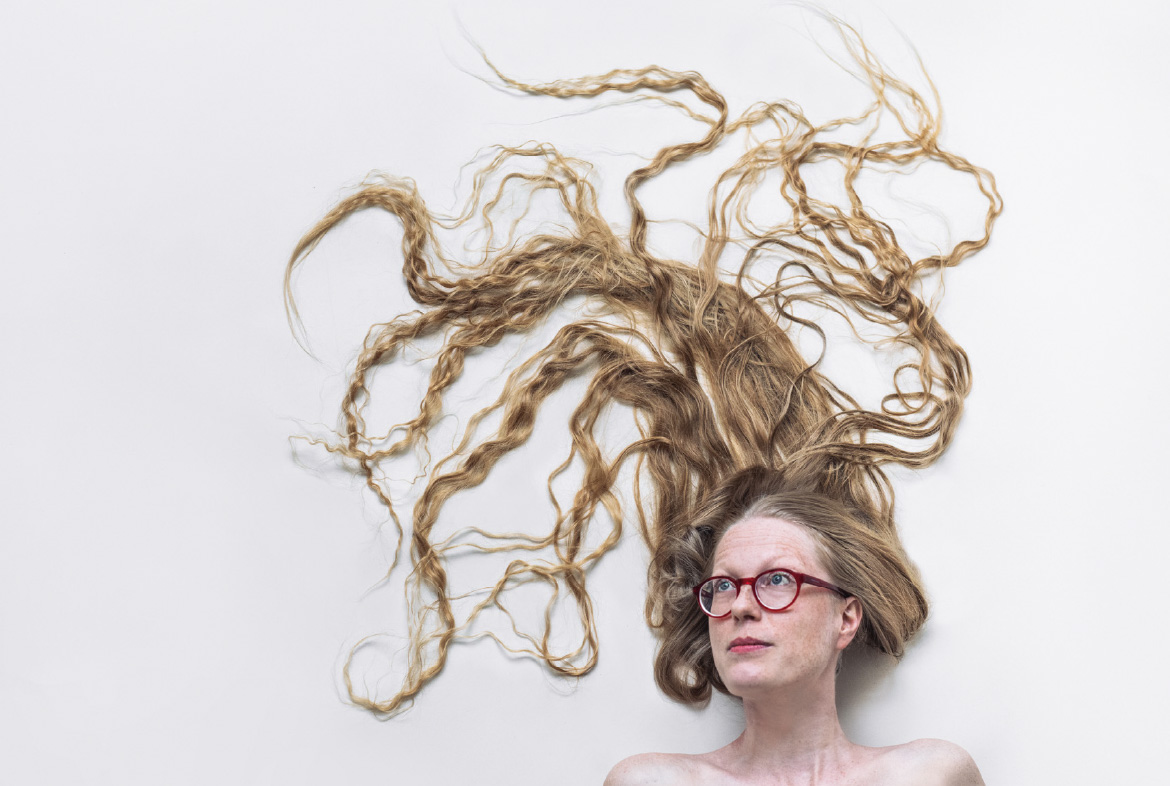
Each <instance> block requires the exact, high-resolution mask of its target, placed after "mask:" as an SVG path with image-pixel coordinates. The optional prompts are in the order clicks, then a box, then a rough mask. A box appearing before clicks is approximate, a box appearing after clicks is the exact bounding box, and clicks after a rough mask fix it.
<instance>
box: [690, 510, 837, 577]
mask: <svg viewBox="0 0 1170 786" xmlns="http://www.w3.org/2000/svg"><path fill="white" fill-rule="evenodd" d="M711 567H712V571H711V572H712V573H715V574H726V575H733V576H737V577H738V576H750V575H753V574H755V573H759V572H760V571H764V570H767V569H768V568H791V569H793V570H796V571H801V572H805V573H812V574H816V575H820V574H823V573H824V569H823V566H822V565H821V559H820V552H819V551H818V549H817V542H816V540H815V539H814V538H813V535H812V533H811V532H809V530H808V528H807V527H805V526H803V525H801V524H796V523H794V522H791V521H788V520H786V519H778V518H772V517H770V516H755V517H753V518H750V519H747V520H745V521H741V522H739V523H737V524H733V525H732V526H731V527H729V528H728V529H727V532H725V533H724V534H723V538H722V539H721V540H720V541H719V544H718V545H717V546H716V547H715V559H714V562H713V563H712V565H711ZM818 571H819V573H818Z"/></svg>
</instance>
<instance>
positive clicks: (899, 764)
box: [606, 468, 983, 786]
mask: <svg viewBox="0 0 1170 786" xmlns="http://www.w3.org/2000/svg"><path fill="white" fill-rule="evenodd" d="M822 477H823V475H822ZM820 485H822V484H820V483H819V482H818V478H817V477H815V476H812V477H805V478H803V479H802V478H799V477H793V476H792V474H791V473H785V472H783V471H774V470H767V469H760V468H757V469H752V470H747V471H744V472H740V473H737V474H735V475H733V476H732V477H731V478H730V479H729V480H728V481H727V482H726V483H724V484H723V485H722V486H721V487H720V488H719V489H718V490H717V491H715V492H714V493H713V494H712V495H711V497H710V499H709V500H708V501H707V502H706V503H705V505H704V506H703V508H702V509H701V510H700V511H699V514H698V517H697V518H696V520H695V523H694V525H693V527H692V528H691V529H690V530H689V531H688V532H687V533H686V534H685V535H684V536H683V537H681V538H679V539H677V541H676V542H674V543H671V544H666V545H664V548H663V553H662V555H661V560H660V564H659V565H657V571H656V573H657V575H658V576H659V577H660V584H659V586H657V587H656V588H655V592H656V593H657V594H658V596H659V597H661V598H663V600H664V602H663V604H662V617H663V620H662V634H663V644H662V646H661V648H660V650H659V653H658V658H657V662H656V668H655V677H656V679H657V681H658V684H659V686H660V687H661V688H662V690H663V691H664V692H665V693H666V694H667V695H669V696H671V697H672V698H675V699H677V700H679V701H683V702H689V703H702V702H705V701H706V699H707V698H709V696H710V691H711V688H712V687H714V688H715V689H717V690H719V691H721V692H723V693H728V694H731V695H732V696H737V697H739V698H740V699H742V701H743V708H744V718H745V721H746V727H745V729H744V732H743V734H741V735H740V736H739V737H738V738H737V739H735V740H734V741H733V742H731V743H730V744H728V745H726V746H724V747H722V748H719V749H718V750H715V751H712V752H710V753H704V754H699V755H686V754H662V753H650V754H641V755H638V756H633V757H630V758H628V759H625V760H624V761H622V762H621V763H619V764H618V765H617V766H616V767H614V769H613V770H612V771H611V772H610V774H609V777H608V778H607V779H606V784H608V786H632V785H633V784H649V783H671V784H689V783H703V784H706V783H745V784H748V783H767V784H789V783H791V784H814V783H815V784H839V783H840V784H844V783H856V784H869V785H871V786H876V785H877V784H886V783H890V784H955V786H959V785H960V784H962V785H963V786H974V785H976V784H982V783H983V779H982V778H981V777H980V775H979V770H978V768H977V767H976V766H975V763H974V762H973V761H972V760H971V757H970V756H969V755H968V754H967V753H966V751H964V750H963V749H962V748H960V747H958V746H956V745H953V744H951V743H948V742H943V741H941V740H917V741H915V742H911V743H906V744H904V745H894V746H890V747H884V748H870V747H865V746H862V745H856V744H854V743H852V742H850V741H849V740H848V739H847V738H846V737H845V734H844V732H843V731H842V730H841V724H840V722H839V721H838V719H837V707H836V674H837V671H838V667H839V665H840V658H841V655H842V653H843V652H844V650H845V649H846V648H847V647H849V646H850V645H853V644H855V643H861V642H864V643H868V644H870V645H872V646H875V647H876V648H878V649H880V650H882V651H883V652H886V653H889V654H891V655H895V656H897V655H900V654H901V651H902V646H903V643H904V642H905V640H906V638H907V637H909V636H910V635H912V634H913V633H914V632H915V631H916V630H917V629H918V627H919V626H921V624H922V622H923V621H924V619H925V617H926V600H925V598H924V596H923V593H922V590H921V587H920V586H919V582H918V578H917V575H916V572H915V571H914V569H913V566H912V565H911V564H910V562H909V561H908V560H907V558H906V556H905V554H904V553H903V550H902V548H901V546H900V544H899V542H898V540H897V538H896V537H891V536H890V535H889V534H882V532H881V530H880V528H878V529H875V527H874V526H873V524H872V519H871V517H870V515H869V514H868V513H867V512H865V511H863V510H850V509H849V507H848V506H846V505H845V504H842V503H841V502H839V501H837V500H834V499H833V498H832V497H831V496H829V495H827V494H825V493H824V492H823V490H821V489H820V488H818V486H820Z"/></svg>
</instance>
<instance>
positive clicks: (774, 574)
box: [699, 570, 797, 617]
mask: <svg viewBox="0 0 1170 786" xmlns="http://www.w3.org/2000/svg"><path fill="white" fill-rule="evenodd" d="M796 590H797V582H796V578H795V577H794V576H793V575H792V574H791V573H789V572H788V571H785V570H774V571H771V572H769V573H762V574H760V575H759V576H757V577H756V583H755V591H756V599H757V600H758V601H759V602H760V605H762V606H765V607H766V608H769V609H772V610H778V609H783V608H785V607H787V606H789V605H790V604H791V603H792V601H793V600H795V599H796ZM738 596H739V583H738V582H735V581H732V580H731V579H726V578H714V579H711V580H710V581H708V582H707V583H705V584H704V585H703V586H702V588H700V590H699V603H700V604H702V606H703V610H704V611H706V612H707V613H708V614H711V615H713V616H716V617H722V616H723V615H724V614H727V613H728V612H730V611H731V607H732V606H733V605H734V604H735V599H736V597H738Z"/></svg>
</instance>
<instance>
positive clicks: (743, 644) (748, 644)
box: [727, 636, 772, 652]
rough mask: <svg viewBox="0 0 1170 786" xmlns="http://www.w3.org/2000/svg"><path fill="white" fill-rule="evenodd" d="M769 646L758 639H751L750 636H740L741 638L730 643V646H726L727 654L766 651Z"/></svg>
mask: <svg viewBox="0 0 1170 786" xmlns="http://www.w3.org/2000/svg"><path fill="white" fill-rule="evenodd" d="M771 646H772V645H771V644H769V643H768V642H766V641H760V640H759V639H753V638H751V637H750V636H742V637H740V638H738V639H735V640H734V641H732V642H731V644H730V645H728V647H727V651H728V652H758V651H760V650H763V649H767V648H768V647H771Z"/></svg>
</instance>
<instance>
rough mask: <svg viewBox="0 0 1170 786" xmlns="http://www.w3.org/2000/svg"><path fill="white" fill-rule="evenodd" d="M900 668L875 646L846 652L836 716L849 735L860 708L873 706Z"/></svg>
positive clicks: (858, 720) (855, 724) (838, 683)
mask: <svg viewBox="0 0 1170 786" xmlns="http://www.w3.org/2000/svg"><path fill="white" fill-rule="evenodd" d="M919 635H920V636H921V633H920V634H919ZM915 643H916V641H911V642H910V644H909V645H908V646H907V649H911V648H913V646H914V644H915ZM897 665H898V661H896V660H894V658H892V657H890V656H889V655H886V654H885V653H882V652H878V651H877V650H875V649H874V648H872V647H856V648H853V649H849V650H847V651H846V652H845V655H844V659H843V660H842V663H841V673H840V674H839V675H837V716H838V718H840V720H841V725H842V727H844V729H845V730H846V734H849V732H850V730H851V729H855V728H857V725H858V723H860V721H861V719H860V716H859V713H860V711H861V709H862V708H863V707H865V706H867V705H869V706H872V705H873V700H874V698H875V697H876V695H877V694H878V693H879V692H880V690H881V688H882V687H883V686H885V685H887V684H888V681H889V678H890V675H891V674H893V672H894V669H895V668H896V667H897ZM850 736H851V735H850ZM851 738H852V737H851Z"/></svg>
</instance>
